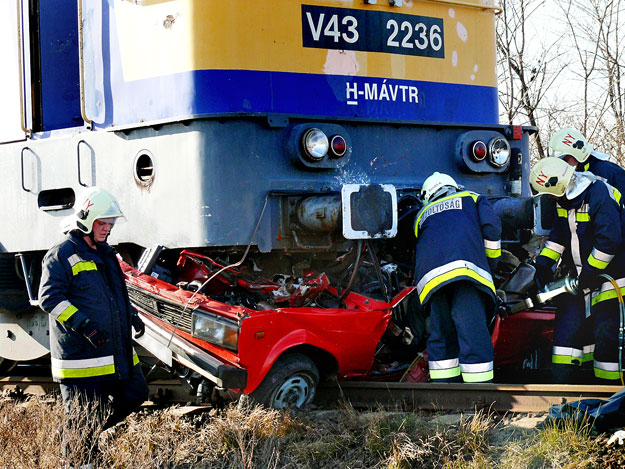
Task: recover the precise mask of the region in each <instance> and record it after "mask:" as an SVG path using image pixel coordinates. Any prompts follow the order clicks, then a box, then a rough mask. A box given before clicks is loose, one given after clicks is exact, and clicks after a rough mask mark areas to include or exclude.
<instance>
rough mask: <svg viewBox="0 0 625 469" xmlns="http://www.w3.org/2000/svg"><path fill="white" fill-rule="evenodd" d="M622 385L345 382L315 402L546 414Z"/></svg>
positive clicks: (604, 396)
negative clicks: (556, 407) (487, 409)
mask: <svg viewBox="0 0 625 469" xmlns="http://www.w3.org/2000/svg"><path fill="white" fill-rule="evenodd" d="M619 389H621V387H620V386H593V385H560V384H524V385H521V384H456V383H383V382H342V383H339V384H338V385H334V386H324V387H321V388H320V389H319V392H318V394H317V397H316V400H315V403H316V404H318V405H327V404H328V403H330V402H336V399H337V397H338V398H342V399H344V400H346V401H348V402H350V403H351V404H352V406H354V407H357V408H358V407H367V408H375V407H381V408H385V409H401V410H417V409H420V410H448V411H458V410H473V409H475V408H490V409H492V410H496V411H498V412H546V411H548V410H549V407H551V406H552V405H554V404H561V403H563V402H572V401H576V400H579V399H586V398H596V399H607V398H608V397H610V396H611V395H612V394H614V393H615V392H616V391H618V390H619Z"/></svg>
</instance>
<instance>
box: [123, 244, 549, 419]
mask: <svg viewBox="0 0 625 469" xmlns="http://www.w3.org/2000/svg"><path fill="white" fill-rule="evenodd" d="M369 249H370V248H369ZM365 250H366V249H365ZM352 254H353V253H352ZM176 255H177V259H175V262H174V259H173V257H175V256H176ZM349 255H350V254H349V253H348V254H347V255H345V256H343V258H339V259H338V260H337V263H336V265H338V266H343V267H340V268H333V266H331V265H328V267H327V273H326V272H322V271H319V270H318V269H316V268H315V267H318V266H315V265H313V264H315V262H307V261H301V260H298V262H291V264H290V269H289V270H290V273H289V274H284V273H277V272H278V271H279V270H280V267H282V268H284V266H283V265H278V266H275V265H271V266H270V264H272V263H274V264H275V262H274V260H271V259H270V258H268V257H265V258H262V257H256V258H250V259H248V260H247V261H246V262H245V263H244V264H243V265H241V266H239V265H236V264H233V265H228V264H227V262H225V261H223V260H218V259H216V258H215V257H210V256H209V255H207V254H205V253H203V252H195V251H191V250H183V251H180V252H174V253H169V256H164V257H169V261H167V260H165V262H163V258H159V262H158V263H155V264H154V265H153V266H152V267H150V269H149V270H150V272H149V273H150V274H151V275H149V274H148V273H146V272H142V271H141V270H138V269H135V268H133V267H132V266H130V265H129V264H128V263H126V262H124V261H122V260H120V264H121V266H122V269H123V271H124V273H125V275H126V282H127V285H128V290H129V294H130V298H131V301H132V303H133V304H134V305H135V307H136V308H137V309H138V310H139V312H140V313H141V316H142V318H143V320H144V322H145V323H146V334H145V335H144V336H143V337H142V338H141V339H139V340H138V341H139V343H140V344H141V345H142V346H143V347H145V348H146V349H147V350H148V351H150V352H151V353H152V354H153V355H154V356H155V357H157V358H158V359H159V360H160V362H161V364H162V365H164V366H166V367H168V368H170V369H172V370H174V371H177V373H178V374H179V375H180V376H181V377H183V378H184V379H185V380H186V381H187V383H189V384H190V385H191V386H192V388H193V389H194V390H195V391H196V393H197V394H198V395H201V397H202V398H203V399H210V398H214V396H215V393H216V392H218V391H225V390H234V391H238V392H242V393H244V394H249V395H250V396H251V397H252V398H253V399H254V400H255V401H256V402H259V403H262V404H265V405H267V406H271V407H275V408H281V407H285V406H297V407H299V406H301V405H304V404H307V403H309V402H311V401H312V399H313V398H314V394H315V390H316V387H317V385H318V384H319V382H320V381H321V380H326V379H330V378H334V377H336V378H337V379H339V380H345V379H358V380H388V381H399V380H403V381H426V380H427V379H428V373H427V358H426V355H425V352H424V350H425V340H426V338H427V318H425V317H424V316H423V315H422V314H421V313H420V312H419V311H418V309H419V308H418V300H416V295H412V293H413V290H414V287H412V286H408V285H409V280H410V279H409V277H405V276H402V275H398V269H397V266H395V265H392V264H389V263H384V262H382V263H381V264H382V265H381V268H378V269H375V268H374V267H375V266H373V265H371V264H372V263H367V262H365V261H362V260H361V259H360V255H356V256H355V258H354V256H353V255H352V257H351V258H349ZM172 256H173V257H172ZM155 257H157V256H155ZM372 258H373V259H375V258H374V257H372ZM278 264H279V263H278ZM259 265H262V267H259ZM345 265H348V266H351V271H350V269H349V268H344V266H345ZM354 266H356V267H354ZM334 267H336V266H334ZM144 270H148V269H144ZM355 270H358V271H359V274H358V280H356V281H354V277H356V275H355V274H354V271H355ZM400 270H401V269H400ZM376 272H377V277H378V278H380V276H381V275H385V276H386V277H387V278H388V279H389V281H388V282H387V283H388V285H394V287H393V288H391V291H390V292H389V291H386V292H385V295H381V294H380V291H379V290H380V289H381V282H377V281H376ZM333 279H334V281H333ZM346 282H347V286H344V285H345V283H346ZM385 283H386V282H385ZM391 293H392V296H391V295H390V294H391ZM380 296H382V298H384V296H386V298H384V299H381V298H380ZM387 299H388V300H387ZM552 320H553V312H550V311H538V312H529V311H525V312H521V313H519V314H516V315H513V316H510V317H507V318H504V317H502V316H500V315H497V316H496V317H495V318H494V320H493V323H492V332H493V334H492V337H493V343H494V346H495V367H496V369H497V368H502V369H503V368H505V367H513V368H516V369H518V368H526V369H537V368H538V367H539V366H540V363H539V361H540V360H541V357H540V354H541V353H543V352H540V349H541V347H542V348H544V346H545V344H547V345H546V346H547V347H548V346H549V343H550V335H551V333H552Z"/></svg>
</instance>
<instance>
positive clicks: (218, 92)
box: [98, 70, 498, 125]
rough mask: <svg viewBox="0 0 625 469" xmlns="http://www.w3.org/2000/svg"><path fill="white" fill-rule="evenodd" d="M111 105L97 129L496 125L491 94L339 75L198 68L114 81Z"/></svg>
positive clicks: (482, 90) (475, 88)
mask: <svg viewBox="0 0 625 469" xmlns="http://www.w3.org/2000/svg"><path fill="white" fill-rule="evenodd" d="M107 101H108V100H107ZM112 101H113V102H114V103H115V105H114V106H111V107H108V108H107V113H106V117H105V122H104V123H103V122H98V124H104V125H110V124H111V123H113V122H114V123H115V125H123V124H131V123H135V122H139V121H150V120H158V119H166V118H172V117H184V116H186V115H189V114H222V113H285V114H291V115H306V116H321V117H324V116H327V117H346V118H353V117H360V118H367V119H384V120H394V121H415V122H424V121H430V122H455V123H480V124H497V122H498V109H497V106H498V103H497V89H496V88H491V87H484V86H472V85H458V84H450V83H434V82H425V81H408V80H391V79H384V78H370V77H354V76H343V75H313V74H298V73H284V72H267V71H249V70H200V71H195V72H189V73H181V74H175V75H170V76H164V77H157V78H154V79H147V80H138V81H134V82H124V81H122V80H119V79H118V80H116V81H115V83H114V85H113V86H112ZM111 109H112V110H113V112H114V114H111V112H110V111H111Z"/></svg>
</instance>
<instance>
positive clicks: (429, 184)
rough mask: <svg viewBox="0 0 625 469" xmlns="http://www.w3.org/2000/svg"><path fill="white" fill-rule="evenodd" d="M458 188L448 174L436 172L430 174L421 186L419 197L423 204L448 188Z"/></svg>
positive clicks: (436, 197)
mask: <svg viewBox="0 0 625 469" xmlns="http://www.w3.org/2000/svg"><path fill="white" fill-rule="evenodd" d="M452 187H453V188H455V189H458V184H456V181H454V178H452V177H451V176H450V175H448V174H444V173H439V172H436V173H434V174H432V175H430V176H429V177H428V178H427V179H426V180H425V181H423V186H422V187H421V199H422V200H423V203H424V204H427V203H429V202H430V200H436V199H438V198H439V197H440V196H441V195H442V194H444V193H447V192H448V191H449V189H450V188H452Z"/></svg>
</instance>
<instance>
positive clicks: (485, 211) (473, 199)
mask: <svg viewBox="0 0 625 469" xmlns="http://www.w3.org/2000/svg"><path fill="white" fill-rule="evenodd" d="M415 236H416V237H417V247H416V264H415V281H416V286H417V292H418V294H419V299H420V300H421V303H422V304H425V303H427V301H428V300H429V298H430V297H431V295H432V293H434V292H435V291H436V290H438V289H439V288H441V287H442V286H443V285H447V284H448V283H451V282H454V281H458V280H468V281H470V282H473V283H475V284H476V285H477V286H478V288H480V289H481V290H483V291H485V292H486V293H488V294H489V296H490V297H491V298H493V300H494V297H495V286H494V284H493V278H492V275H491V269H494V268H495V267H496V265H497V262H498V260H499V257H500V256H501V221H500V220H499V217H498V216H497V214H496V213H495V212H494V210H493V208H492V205H491V204H490V202H489V201H488V199H486V198H485V197H483V196H480V195H478V194H475V193H473V192H469V191H463V192H457V193H455V194H452V195H449V196H447V197H443V198H441V199H438V200H436V201H434V202H432V203H430V204H428V205H426V206H425V207H423V208H422V209H421V211H420V212H419V214H418V215H417V218H416V221H415Z"/></svg>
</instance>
